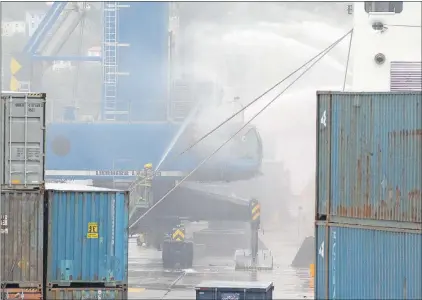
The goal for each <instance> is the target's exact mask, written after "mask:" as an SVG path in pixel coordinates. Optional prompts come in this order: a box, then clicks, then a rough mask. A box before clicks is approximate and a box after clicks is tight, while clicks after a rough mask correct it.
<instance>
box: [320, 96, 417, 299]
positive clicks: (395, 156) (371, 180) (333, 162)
mask: <svg viewBox="0 0 422 300" xmlns="http://www.w3.org/2000/svg"><path fill="white" fill-rule="evenodd" d="M317 97H318V109H317V112H318V116H317V122H318V123H317V191H316V193H317V197H316V199H317V202H316V235H315V236H316V239H315V240H316V281H315V283H316V284H315V299H422V167H421V166H422V94H421V93H420V92H414V93H334V92H318V94H317Z"/></svg>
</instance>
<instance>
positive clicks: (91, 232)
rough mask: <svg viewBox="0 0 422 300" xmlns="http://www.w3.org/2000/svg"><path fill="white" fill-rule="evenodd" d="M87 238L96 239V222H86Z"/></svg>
mask: <svg viewBox="0 0 422 300" xmlns="http://www.w3.org/2000/svg"><path fill="white" fill-rule="evenodd" d="M86 237H87V238H88V239H98V223H97V222H89V223H88V234H87V235H86Z"/></svg>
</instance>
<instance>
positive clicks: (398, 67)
mask: <svg viewBox="0 0 422 300" xmlns="http://www.w3.org/2000/svg"><path fill="white" fill-rule="evenodd" d="M421 9H422V7H421V2H403V1H385V2H384V1H383V2H375V1H374V2H369V1H365V2H356V3H354V6H353V15H354V16H353V20H354V21H353V22H354V32H353V40H352V48H351V53H352V58H353V63H352V65H351V67H352V71H353V76H352V78H353V82H352V88H353V90H354V91H385V92H388V91H420V90H421V79H422V77H421V26H420V25H421Z"/></svg>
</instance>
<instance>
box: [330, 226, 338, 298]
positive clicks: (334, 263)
mask: <svg viewBox="0 0 422 300" xmlns="http://www.w3.org/2000/svg"><path fill="white" fill-rule="evenodd" d="M332 238H333V250H332V252H333V257H332V262H333V268H332V270H333V276H332V285H333V295H332V297H331V299H333V300H334V299H336V255H337V253H336V252H337V251H336V247H337V232H336V230H333V231H332Z"/></svg>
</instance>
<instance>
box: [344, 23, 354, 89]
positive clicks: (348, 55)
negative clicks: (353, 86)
mask: <svg viewBox="0 0 422 300" xmlns="http://www.w3.org/2000/svg"><path fill="white" fill-rule="evenodd" d="M352 40H353V29H352V31H351V32H350V41H349V50H348V51H347V60H346V70H345V72H344V81H343V92H344V90H345V89H346V81H347V71H349V61H350V50H351V49H352Z"/></svg>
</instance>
